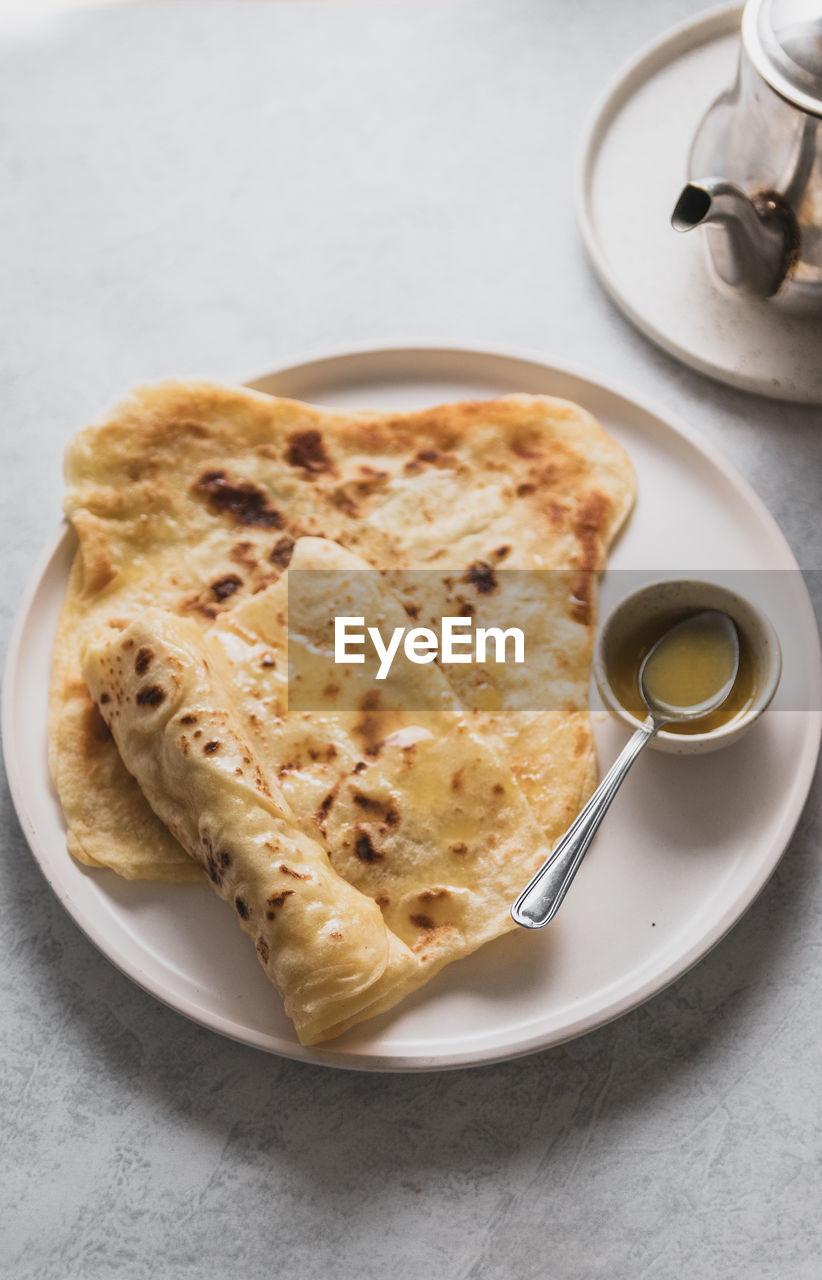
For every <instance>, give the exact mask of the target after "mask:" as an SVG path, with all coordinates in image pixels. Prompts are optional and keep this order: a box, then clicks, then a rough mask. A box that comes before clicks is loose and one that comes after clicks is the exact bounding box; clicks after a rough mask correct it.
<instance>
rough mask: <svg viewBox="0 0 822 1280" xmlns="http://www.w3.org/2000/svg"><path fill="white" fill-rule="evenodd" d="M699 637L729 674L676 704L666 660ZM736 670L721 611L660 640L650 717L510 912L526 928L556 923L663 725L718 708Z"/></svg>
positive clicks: (649, 690)
mask: <svg viewBox="0 0 822 1280" xmlns="http://www.w3.org/2000/svg"><path fill="white" fill-rule="evenodd" d="M698 633H701V634H702V636H703V638H704V637H706V636H708V637H709V638H711V637H712V638H713V639H715V640H716V641H717V642H718V644H719V645H720V646H722V647H723V656H724V658H725V671H723V672H722V673H721V674H722V675H724V676H725V678H724V679H719V678H718V681H717V686H716V688H703V689H700V690H699V693H701V694H702V695H703V696H702V697H700V698H698V699H697V700H692V701H690V702H688V703H687V704H686V705H682V704H677V702H676V701H675V700H674V699H673V698H672V696H671V690H670V689H666V688H665V685H664V682H663V679H662V677H663V676H664V666H663V663H664V659H665V657H666V653H667V654H670V653H671V652H672V651H673V648H674V646H679V645H682V644H683V643H688V642H689V637H690V639H691V640H694V639H695V638H696V636H697V634H698ZM738 668H739V635H738V633H737V630H736V626H735V625H734V623H733V621H732V619H731V618H730V617H729V616H728V614H726V613H722V612H721V611H720V610H718V609H704V610H702V612H701V613H697V614H694V615H693V616H692V617H690V618H686V619H685V621H684V622H679V623H677V625H676V626H674V627H671V628H670V630H669V631H666V632H665V634H664V635H663V636H662V637H661V638H660V639H659V640H657V642H656V644H655V645H654V647H653V648H652V649H651V651H650V652H649V653H648V654H647V655H646V657H645V659H644V661H643V663H642V666H641V667H640V669H639V691H640V693H641V694H642V700H643V702H644V703H645V706H646V707H647V708H648V712H649V714H648V718H647V720H646V721H645V723H644V724H643V725H642V726H641V728H639V729H637V731H636V733H634V735H633V737H631V738H630V739H629V741H628V742H627V744H626V746H625V747H624V749H623V750H622V752H621V753H620V755H619V756H618V757H617V759H616V761H615V763H614V764H613V765H612V766H611V768H610V769H609V771H608V772H607V773H606V775H605V777H604V778H603V779H602V781H601V782H600V784H599V786H598V787H597V789H596V791H595V792H594V794H593V795H592V796H591V799H590V800H589V801H588V803H587V804H586V805H585V808H584V809H582V810H581V811H580V813H579V814H578V816H577V818H576V819H575V821H574V822H573V823H572V824H571V826H570V827H569V828H568V830H567V831H566V832H565V835H564V836H562V838H561V839H560V840H559V842H558V844H556V845H555V847H554V849H553V851H552V853H551V856H550V857H549V858H548V859H547V861H545V862H544V863H543V865H542V866H541V867H540V869H539V871H538V872H537V873H536V875H535V876H534V877H533V878H532V879H531V880H530V881H529V883H528V884H527V885H526V887H525V889H523V891H522V893H521V894H520V895H519V897H518V898H517V900H516V902H515V903H514V905H513V907H512V908H511V915H512V916H513V918H514V920H515V921H516V922H517V924H521V925H523V926H524V927H525V928H526V929H541V928H542V926H543V925H546V924H548V922H549V921H550V920H553V918H554V916H555V915H556V913H557V911H558V910H559V907H560V905H561V903H562V900H563V898H564V897H565V895H566V893H567V892H568V889H569V888H570V886H571V881H572V880H573V878H574V876H575V875H576V873H577V870H578V868H579V865H580V863H581V862H582V859H583V858H584V857H585V854H586V853H587V851H588V847H589V845H590V843H591V841H592V840H593V838H594V835H595V834H596V832H597V829H598V827H599V824H600V822H601V821H602V819H603V818H604V817H605V814H606V812H607V810H608V807H609V806H610V804H611V801H612V800H613V798H614V796H615V795H616V793H617V791H618V790H619V787H620V785H621V783H622V780H623V778H624V777H625V775H626V773H627V772H628V770H629V769H630V767H631V765H632V764H633V763H634V761H635V760H636V758H637V756H638V755H639V753H640V751H641V750H642V748H643V747H644V746H646V745H647V743H649V742H650V741H651V739H652V738H653V736H654V734H655V733H657V732H658V731H659V730H660V729H661V728H662V727H663V726H664V725H666V724H670V723H671V722H672V721H677V722H682V721H686V720H696V719H698V718H699V717H700V716H705V715H708V714H710V712H711V711H715V710H716V709H717V708H718V707H720V706H721V705H722V703H723V702H724V701H725V699H726V698H727V697H728V694H729V693H730V692H731V689H732V688H733V684H734V681H735V680H736V674H737V670H738Z"/></svg>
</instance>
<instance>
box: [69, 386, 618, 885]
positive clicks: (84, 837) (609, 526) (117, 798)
mask: <svg viewBox="0 0 822 1280" xmlns="http://www.w3.org/2000/svg"><path fill="white" fill-rule="evenodd" d="M65 471H66V483H67V492H66V499H65V508H66V512H67V515H68V516H69V519H70V520H71V522H72V524H73V526H74V528H75V530H76V532H77V535H78V539H79V547H78V551H77V555H76V558H75V562H74V564H73V567H72V571H71V576H70V581H69V586H68V591H67V595H66V601H65V605H64V608H63V612H62V615H61V619H60V624H59V628H58V634H57V637H56V642H55V649H54V664H53V671H52V684H51V697H50V714H49V759H50V767H51V771H52V776H53V778H54V781H55V785H56V787H57V790H58V793H59V795H60V799H61V803H62V805H63V810H64V813H65V817H66V821H67V828H68V830H67V842H68V847H69V850H70V851H71V853H72V854H73V855H74V856H75V857H76V858H78V859H79V860H80V861H82V862H85V863H87V864H89V865H92V866H108V867H111V868H112V869H114V870H116V871H117V872H118V873H119V874H121V875H124V876H127V877H138V878H139V877H154V878H158V879H166V880H186V879H191V878H192V877H193V876H196V875H198V874H199V873H198V872H197V870H196V868H193V866H192V863H191V860H190V859H189V858H188V857H187V856H186V854H185V853H184V852H183V851H182V849H181V848H180V846H179V844H178V843H177V842H176V841H175V840H174V839H173V838H172V837H170V836H169V834H168V832H167V830H166V828H165V826H164V825H163V824H162V823H161V822H160V821H159V820H158V819H157V818H156V816H155V815H154V814H153V812H152V810H151V808H150V807H149V805H148V804H147V803H146V801H145V799H144V797H143V796H142V794H141V792H140V789H139V787H138V785H137V784H136V782H135V781H134V780H133V779H132V778H131V777H130V775H129V774H128V772H127V771H126V769H125V768H124V767H123V764H122V762H121V760H120V757H119V754H118V752H117V749H116V747H115V745H114V743H113V742H112V740H111V738H110V736H109V734H108V732H107V730H106V728H105V725H104V724H103V722H102V721H101V719H100V716H99V714H98V712H97V711H96V709H95V707H94V704H93V703H92V701H91V698H90V696H89V694H88V691H87V689H86V686H85V682H84V680H83V678H82V674H81V671H80V653H81V651H82V648H83V644H84V642H85V640H86V638H87V637H88V636H89V635H90V634H92V633H93V632H94V631H95V630H96V629H98V628H99V627H100V626H102V625H105V624H107V623H111V622H113V623H115V624H120V625H125V624H127V623H128V622H129V621H130V620H131V619H133V618H134V617H136V616H138V615H139V614H140V613H141V611H142V610H144V609H145V608H147V607H149V606H151V605H157V606H161V607H163V608H165V609H168V610H170V611H172V612H174V613H177V614H179V615H181V616H188V617H191V618H192V619H194V621H196V622H197V623H198V624H199V625H200V626H201V627H202V628H204V629H207V628H209V627H210V626H211V625H212V624H213V623H214V622H215V621H216V620H217V619H218V618H219V617H221V616H222V615H224V614H226V613H231V612H233V611H234V610H235V609H237V608H238V607H240V606H242V605H243V604H244V602H246V601H248V600H250V599H252V598H253V596H254V594H255V593H256V592H259V591H260V590H261V589H264V588H265V587H266V586H268V585H269V584H271V583H273V582H275V581H276V580H277V579H278V578H279V577H280V575H281V573H282V572H283V570H284V569H285V567H286V566H287V565H288V563H289V560H290V558H291V554H292V551H293V545H294V541H295V540H296V539H297V538H298V537H301V536H304V535H314V536H317V537H324V538H327V539H333V540H334V541H336V542H338V543H340V544H342V545H343V546H345V547H347V548H349V549H351V550H353V551H356V552H357V553H358V554H359V555H360V556H362V558H363V559H364V560H365V561H366V562H367V563H369V564H371V565H373V566H374V567H378V568H384V569H391V568H405V569H426V568H428V569H453V570H454V571H455V580H456V581H457V582H459V579H461V578H463V577H465V578H466V579H467V581H466V582H465V583H460V591H461V593H462V594H463V595H464V596H465V599H466V601H467V602H468V603H467V605H465V606H464V607H474V608H476V609H478V610H480V611H481V610H482V609H483V608H485V609H490V608H491V606H492V605H493V602H494V591H493V582H494V575H495V574H497V571H498V570H499V569H500V568H516V569H535V568H536V569H563V570H568V571H578V576H577V577H574V576H573V574H572V576H571V577H570V579H569V585H568V591H567V599H566V601H565V602H564V605H563V608H562V616H561V617H560V615H559V613H558V615H557V616H558V624H559V622H563V623H565V622H566V621H567V619H569V618H570V619H571V620H572V621H573V622H574V624H575V632H574V638H573V639H572V640H570V641H569V642H568V643H567V644H566V646H565V650H566V663H567V664H570V665H571V666H574V667H575V668H576V672H577V676H576V679H577V684H578V685H579V686H580V687H581V688H582V689H583V690H584V688H585V686H586V684H587V672H588V665H589V660H590V648H591V640H592V625H593V622H594V613H593V601H592V597H591V592H592V590H593V576H592V575H593V574H595V573H596V572H597V571H598V570H599V569H601V568H602V566H603V564H604V561H605V555H606V552H607V548H608V546H609V544H610V542H611V540H612V538H613V537H614V535H615V533H616V531H617V530H618V528H619V526H620V525H621V523H622V521H623V520H624V518H625V516H626V514H627V512H628V511H629V509H630V507H631V504H632V502H633V496H634V476H633V470H632V468H631V464H630V462H629V460H628V458H627V456H626V454H625V452H624V450H623V449H622V448H621V447H620V446H619V445H618V444H617V443H616V442H615V441H613V440H612V439H611V438H610V437H609V436H608V435H607V434H606V433H605V432H604V431H603V430H602V428H601V427H600V426H599V424H598V423H597V422H596V421H595V420H594V419H593V418H592V417H591V415H590V414H588V413H587V412H586V411H585V410H583V409H581V408H580V407H579V406H576V405H573V404H570V403H568V402H566V401H561V400H555V399H551V398H549V397H544V396H523V395H515V396H506V397H503V398H501V399H498V400H492V401H486V402H473V401H472V402H466V403H461V404H453V405H444V406H440V407H437V408H434V409H428V410H424V411H420V412H415V413H406V414H397V413H382V414H380V413H355V414H350V413H338V412H329V411H325V410H321V409H317V408H314V407H312V406H310V405H305V404H302V403H299V402H296V401H291V400H284V399H277V398H271V397H268V396H263V395H258V394H255V393H252V392H247V391H242V390H238V389H233V388H226V387H220V386H215V385H213V384H208V383H165V384H161V385H160V386H157V387H151V388H146V389H143V390H141V391H138V392H136V393H135V394H133V395H132V396H130V397H129V398H128V399H127V400H126V401H124V402H123V403H122V404H121V405H120V406H119V407H118V408H117V409H116V410H115V411H114V412H113V413H112V414H111V415H110V416H108V417H106V418H104V419H103V420H101V421H100V422H97V423H94V424H92V425H91V426H89V427H87V428H85V429H84V430H83V431H81V432H79V433H78V434H77V435H76V436H75V437H74V439H73V440H72V442H71V444H70V445H69V448H68V451H67V454H66V463H65ZM414 607H415V605H414V603H413V602H409V608H411V609H413V608H414ZM263 675H264V673H261V679H262V676H263ZM483 729H484V731H486V732H489V733H492V734H494V735H495V736H496V739H497V741H498V743H500V744H501V745H502V746H503V748H504V750H505V751H506V752H507V754H508V760H509V764H510V765H511V768H512V769H513V771H514V774H515V776H516V777H517V779H518V781H519V783H520V785H521V787H522V789H523V791H524V792H525V794H526V795H527V797H528V799H529V802H530V803H531V805H532V807H533V808H534V812H535V814H536V815H537V817H538V820H539V822H540V823H541V825H542V826H543V828H544V829H545V830H546V832H548V834H549V835H550V836H552V837H553V836H556V835H558V834H559V832H560V831H561V830H562V829H563V826H564V825H565V824H566V822H567V820H568V818H569V817H570V816H572V814H573V812H574V811H575V808H576V807H577V806H578V804H579V802H580V800H581V799H582V798H584V794H585V791H586V789H588V788H589V787H590V785H591V782H592V780H593V744H592V735H591V730H590V723H589V718H588V713H587V708H586V706H585V701H584V692H583V693H581V695H580V698H579V699H578V700H577V702H576V703H575V704H574V705H573V706H572V705H567V706H565V707H563V708H561V709H560V710H557V711H551V712H548V713H545V714H536V713H534V714H530V715H529V714H528V713H527V712H518V713H510V714H507V715H500V716H497V717H494V716H493V715H486V717H485V723H484V725H483Z"/></svg>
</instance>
